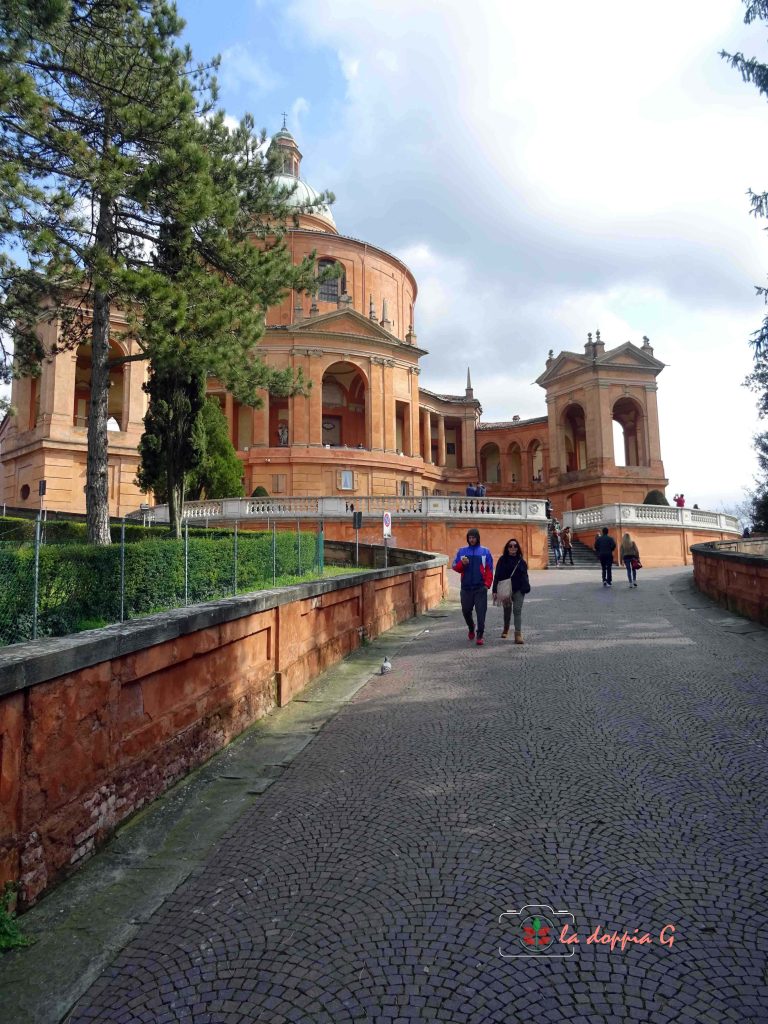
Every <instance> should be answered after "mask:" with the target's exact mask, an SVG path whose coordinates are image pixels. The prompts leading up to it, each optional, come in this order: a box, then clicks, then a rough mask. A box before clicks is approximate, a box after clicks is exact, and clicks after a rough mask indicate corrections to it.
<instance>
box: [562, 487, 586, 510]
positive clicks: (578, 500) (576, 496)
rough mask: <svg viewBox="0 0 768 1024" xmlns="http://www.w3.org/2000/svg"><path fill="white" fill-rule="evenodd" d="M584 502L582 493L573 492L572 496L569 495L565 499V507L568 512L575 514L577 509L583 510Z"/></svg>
mask: <svg viewBox="0 0 768 1024" xmlns="http://www.w3.org/2000/svg"><path fill="white" fill-rule="evenodd" d="M585 505H586V502H585V501H584V492H583V491H574V492H573V494H569V495H568V496H567V497H566V499H565V507H566V509H567V510H568V511H570V512H575V511H576V510H577V509H580V508H584V507H585Z"/></svg>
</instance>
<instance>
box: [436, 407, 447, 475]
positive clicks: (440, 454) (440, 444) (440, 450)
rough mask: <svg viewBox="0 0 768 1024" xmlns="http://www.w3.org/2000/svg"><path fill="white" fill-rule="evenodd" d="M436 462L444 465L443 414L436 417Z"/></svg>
mask: <svg viewBox="0 0 768 1024" xmlns="http://www.w3.org/2000/svg"><path fill="white" fill-rule="evenodd" d="M437 464H438V466H444V465H445V416H438V417H437Z"/></svg>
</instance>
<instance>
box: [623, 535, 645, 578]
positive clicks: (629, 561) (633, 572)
mask: <svg viewBox="0 0 768 1024" xmlns="http://www.w3.org/2000/svg"><path fill="white" fill-rule="evenodd" d="M620 554H621V560H622V562H623V563H624V566H625V568H626V570H627V579H628V580H629V585H630V587H636V586H637V566H636V564H635V563H636V562H639V561H640V552H639V551H638V550H637V544H635V542H634V541H633V540H632V538H631V537H630V535H629V534H628V533H625V534H624V536H623V537H622V538H621V548H620Z"/></svg>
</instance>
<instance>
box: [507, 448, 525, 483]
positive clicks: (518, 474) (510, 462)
mask: <svg viewBox="0 0 768 1024" xmlns="http://www.w3.org/2000/svg"><path fill="white" fill-rule="evenodd" d="M507 469H508V470H509V482H510V484H516V485H518V486H519V485H520V484H521V483H522V482H523V453H522V452H521V451H520V445H519V444H518V443H517V442H516V441H515V443H514V444H511V445H510V446H509V449H508V450H507Z"/></svg>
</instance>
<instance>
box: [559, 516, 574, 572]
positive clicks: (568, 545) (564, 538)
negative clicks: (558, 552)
mask: <svg viewBox="0 0 768 1024" xmlns="http://www.w3.org/2000/svg"><path fill="white" fill-rule="evenodd" d="M560 540H561V542H562V545H563V565H565V560H566V558H570V560H571V565H573V541H572V540H571V528H570V526H566V528H565V529H564V530H563V532H562V533H561V534H560Z"/></svg>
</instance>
